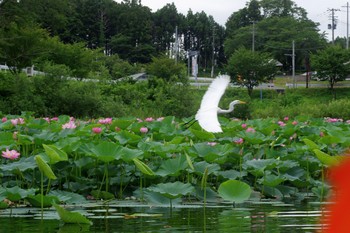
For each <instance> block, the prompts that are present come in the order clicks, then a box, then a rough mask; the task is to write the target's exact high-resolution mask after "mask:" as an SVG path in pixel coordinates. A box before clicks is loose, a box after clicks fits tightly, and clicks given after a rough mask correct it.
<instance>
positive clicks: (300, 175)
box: [0, 113, 350, 206]
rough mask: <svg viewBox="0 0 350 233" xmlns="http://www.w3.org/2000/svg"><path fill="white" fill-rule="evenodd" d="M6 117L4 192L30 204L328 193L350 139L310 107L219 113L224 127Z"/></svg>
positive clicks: (342, 127)
mask: <svg viewBox="0 0 350 233" xmlns="http://www.w3.org/2000/svg"><path fill="white" fill-rule="evenodd" d="M1 117H2V120H1V123H0V129H1V132H0V140H1V149H2V157H1V158H0V162H1V164H2V166H1V167H0V174H1V180H2V183H1V185H0V202H2V201H3V200H4V199H7V200H8V201H12V202H16V203H18V202H24V201H25V202H26V203H28V202H29V203H30V204H31V205H33V206H38V203H40V202H41V205H42V206H43V202H44V201H43V198H44V197H43V196H45V199H46V198H50V200H51V203H52V201H55V202H57V201H60V202H63V203H75V204H77V203H81V202H86V199H85V197H87V196H90V198H91V197H93V198H96V199H104V200H110V199H115V198H117V199H120V198H121V199H123V198H125V197H128V196H130V195H133V196H136V197H138V198H139V200H142V201H147V202H148V203H157V204H164V203H169V200H170V205H171V203H172V202H173V201H174V202H175V201H176V200H177V201H181V200H182V198H191V199H192V200H193V199H196V200H199V201H202V202H204V203H206V202H209V201H210V202H214V203H215V202H217V201H220V199H219V197H222V198H223V199H224V200H229V201H237V202H242V201H245V200H246V199H248V198H249V197H250V192H251V189H254V190H255V191H256V195H255V198H257V199H259V198H262V197H267V198H277V199H279V200H281V199H283V198H292V199H293V200H297V201H301V200H305V199H306V198H310V197H311V196H313V197H316V198H318V199H319V200H323V198H325V197H326V196H327V192H328V190H329V186H328V185H327V183H326V182H324V181H325V180H324V169H325V168H327V167H330V166H332V165H335V164H337V163H339V161H340V160H341V159H342V156H339V155H341V154H342V153H344V150H345V149H346V148H348V147H349V144H350V141H349V137H350V134H349V127H350V124H349V122H343V121H342V119H323V118H310V117H305V116H299V117H297V118H288V117H284V118H283V119H278V118H267V119H257V120H244V121H240V120H230V119H228V118H220V121H221V123H222V127H223V133H220V134H212V133H208V132H204V131H202V130H201V129H200V126H199V125H198V124H195V125H192V126H191V127H190V128H189V129H188V128H186V127H184V123H185V122H186V119H184V120H185V121H184V120H181V119H178V118H175V117H172V116H169V117H165V118H158V119H154V118H146V119H136V118H131V117H128V118H99V119H89V120H88V121H86V120H85V121H83V120H79V119H75V118H72V117H69V116H64V115H62V116H59V117H56V118H34V117H32V116H31V115H30V114H28V113H26V114H22V115H20V116H6V115H2V116H1ZM5 148H6V149H5ZM229 180H235V181H229ZM39 187H40V188H39ZM179 187H181V188H179ZM39 190H40V191H39ZM39 192H41V196H40V194H39ZM40 198H41V201H39V200H40ZM33 199H34V200H33ZM35 200H36V201H35ZM45 203H46V202H45ZM49 203H50V202H49Z"/></svg>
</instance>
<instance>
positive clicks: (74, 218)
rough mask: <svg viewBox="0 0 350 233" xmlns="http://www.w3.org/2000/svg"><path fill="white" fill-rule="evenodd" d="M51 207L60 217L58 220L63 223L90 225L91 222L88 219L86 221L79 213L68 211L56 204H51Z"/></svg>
mask: <svg viewBox="0 0 350 233" xmlns="http://www.w3.org/2000/svg"><path fill="white" fill-rule="evenodd" d="M53 206H54V207H55V209H56V211H57V213H58V215H59V216H60V219H61V220H62V221H63V222H64V223H76V224H89V225H92V222H91V221H90V220H89V219H87V218H86V217H85V216H84V215H82V214H81V213H78V212H71V211H68V210H66V209H64V208H63V207H61V206H59V205H57V204H54V203H53Z"/></svg>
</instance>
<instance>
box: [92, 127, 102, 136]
mask: <svg viewBox="0 0 350 233" xmlns="http://www.w3.org/2000/svg"><path fill="white" fill-rule="evenodd" d="M92 132H93V133H94V134H100V133H101V132H102V128H101V127H94V128H92Z"/></svg>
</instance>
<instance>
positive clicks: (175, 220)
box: [0, 200, 322, 233]
mask: <svg viewBox="0 0 350 233" xmlns="http://www.w3.org/2000/svg"><path fill="white" fill-rule="evenodd" d="M136 206H137V207H136ZM66 208H67V209H70V210H74V211H77V212H79V213H81V214H83V215H85V216H87V217H88V218H89V219H90V220H91V221H92V223H93V224H91V225H89V224H63V223H62V222H61V221H60V220H59V217H58V215H57V213H56V211H55V210H54V209H50V208H49V209H46V210H45V211H44V220H42V219H41V213H40V211H39V210H38V209H33V208H28V207H16V208H13V209H12V210H11V209H6V210H4V211H2V212H0V224H1V230H3V232H7V233H17V232H21V233H32V232H42V233H51V232H55V233H57V232H96V233H102V232H230V233H231V232H237V233H245V232H315V230H318V229H322V225H320V224H319V216H320V215H321V214H322V213H321V211H320V210H319V209H320V204H319V203H309V204H304V205H291V204H285V203H282V202H279V201H271V200H265V201H260V202H249V203H245V204H244V205H239V206H236V207H234V208H233V207H232V205H231V206H230V205H228V204H227V203H226V204H221V205H218V206H207V207H206V208H203V206H202V205H196V204H190V205H179V206H177V205H174V208H171V209H170V208H168V207H167V206H162V207H160V206H158V207H155V206H149V205H140V203H133V202H130V201H113V202H110V203H109V204H108V205H106V204H103V203H101V202H94V203H93V202H90V203H89V204H85V205H83V207H82V206H81V205H79V207H77V206H74V207H72V206H66Z"/></svg>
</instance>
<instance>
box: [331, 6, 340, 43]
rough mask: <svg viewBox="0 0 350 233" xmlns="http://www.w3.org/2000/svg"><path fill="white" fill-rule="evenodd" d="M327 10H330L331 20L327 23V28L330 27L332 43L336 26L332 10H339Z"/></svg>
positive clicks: (333, 10)
mask: <svg viewBox="0 0 350 233" xmlns="http://www.w3.org/2000/svg"><path fill="white" fill-rule="evenodd" d="M328 11H330V12H331V21H332V23H331V24H328V29H332V44H334V30H335V29H336V28H337V24H336V19H335V16H334V12H335V11H340V10H339V9H334V8H332V9H328Z"/></svg>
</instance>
